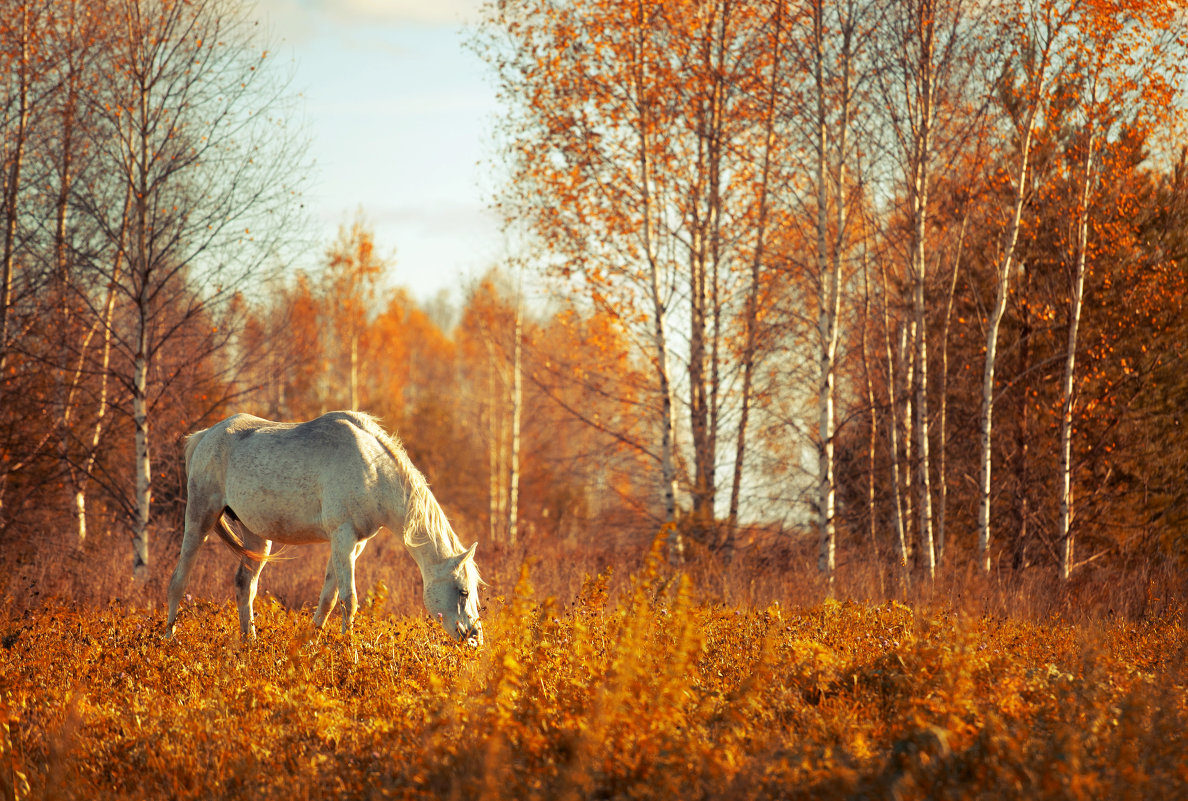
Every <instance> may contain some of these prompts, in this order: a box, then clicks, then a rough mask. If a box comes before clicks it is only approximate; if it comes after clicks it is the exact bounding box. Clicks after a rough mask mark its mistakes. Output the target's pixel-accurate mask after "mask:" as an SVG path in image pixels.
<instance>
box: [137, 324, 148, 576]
mask: <svg viewBox="0 0 1188 801" xmlns="http://www.w3.org/2000/svg"><path fill="white" fill-rule="evenodd" d="M140 326H141V328H140V335H139V347H138V350H137V353H136V362H135V365H134V366H133V374H132V421H133V424H134V425H135V427H136V452H135V475H136V519H135V521H134V527H133V530H132V576H133V578H135V579H137V580H138V581H144V580H146V579H148V575H149V515H150V506H151V504H152V500H153V491H152V471H151V467H150V459H149V420H148V397H147V393H148V353H147V350H148V332H147V327H148V323H147V321H146V320H143V319H142V320H141V322H140Z"/></svg>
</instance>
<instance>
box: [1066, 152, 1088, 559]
mask: <svg viewBox="0 0 1188 801" xmlns="http://www.w3.org/2000/svg"><path fill="white" fill-rule="evenodd" d="M1094 144H1095V142H1094V134H1093V132H1092V131H1090V133H1089V141H1088V142H1087V143H1086V145H1085V163H1084V173H1083V175H1084V179H1083V182H1082V184H1081V197H1080V202H1079V204H1078V207H1077V242H1076V247H1077V256H1076V265H1075V267H1074V270H1073V278H1072V286H1071V288H1070V292H1069V300H1068V343H1067V347H1066V349H1065V353H1064V376H1063V380H1062V381H1061V385H1060V390H1061V400H1062V403H1061V415H1060V528H1059V529H1058V530H1057V543H1058V546H1059V549H1060V577H1061V578H1062V579H1064V580H1066V581H1067V580H1068V578H1069V576H1070V575H1071V574H1072V569H1073V530H1072V524H1073V514H1074V509H1073V487H1072V473H1073V466H1072V435H1073V430H1072V429H1073V408H1074V405H1075V403H1076V383H1075V379H1076V366H1077V329H1078V327H1079V326H1080V322H1081V307H1082V306H1083V303H1084V296H1085V262H1086V253H1085V251H1086V249H1087V247H1088V244H1089V194H1090V189H1091V187H1092V182H1093V149H1094Z"/></svg>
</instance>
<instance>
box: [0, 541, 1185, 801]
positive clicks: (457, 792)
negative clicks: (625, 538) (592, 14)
mask: <svg viewBox="0 0 1188 801" xmlns="http://www.w3.org/2000/svg"><path fill="white" fill-rule="evenodd" d="M612 596H613V597H612ZM371 600H372V603H371V604H370V608H369V609H365V610H364V613H363V614H360V616H359V617H358V618H357V619H356V629H355V631H354V634H353V636H352V637H351V638H350V639H349V640H344V639H343V638H341V637H340V636H338V635H337V634H336V633H326V634H319V635H315V634H314V633H313V632H312V631H311V630H310V624H309V610H287V609H285V608H283V607H282V606H280V605H279V604H277V603H275V602H270V601H263V602H262V603H261V604H260V609H259V610H258V628H259V638H258V639H257V640H256V641H255V642H252V643H248V644H243V643H241V642H240V640H239V634H238V619H237V616H236V614H235V610H234V607H233V604H231V603H221V604H213V603H206V602H195V603H192V604H188V605H187V606H186V607H185V608H184V611H183V616H182V618H181V620H180V622H179V626H178V636H177V639H176V640H173V641H166V640H163V639H162V637H161V631H162V621H161V620H160V619H159V617H160V615H159V614H148V613H141V612H128V611H126V610H125V609H124V608H122V607H116V606H112V607H110V608H107V609H94V608H75V609H72V608H66V607H64V606H52V605H51V606H48V607H46V608H43V609H41V610H39V611H36V612H29V613H25V614H23V615H21V616H15V615H14V616H11V617H9V618H7V619H3V620H2V621H0V625H2V630H0V637H2V640H0V699H2V701H0V721H4V722H6V724H7V727H6V728H2V729H0V771H2V773H3V775H0V797H4V798H11V797H14V796H15V797H17V798H24V797H33V798H42V797H58V798H87V799H92V798H277V799H285V800H286V801H288V800H289V799H301V798H327V797H350V798H388V797H392V798H419V797H459V798H478V797H484V798H500V799H503V798H506V799H526V798H666V799H671V798H682V799H685V798H793V797H804V798H809V797H812V798H848V797H852V796H854V795H855V794H858V795H864V796H866V797H876V798H882V797H887V798H889V797H898V798H904V799H908V798H971V797H985V798H1012V797H1014V798H1086V799H1090V798H1093V799H1096V798H1125V797H1134V798H1173V797H1181V798H1183V797H1188V759H1186V758H1185V753H1188V750H1186V746H1188V734H1186V732H1188V701H1186V697H1188V695H1186V692H1185V683H1186V682H1185V678H1186V673H1185V668H1184V662H1185V657H1186V656H1188V652H1186V647H1185V645H1186V640H1185V632H1184V628H1183V624H1182V621H1181V619H1180V617H1179V615H1178V614H1167V615H1163V616H1162V617H1160V618H1159V619H1155V620H1149V621H1146V622H1141V623H1132V622H1117V623H1110V624H1094V625H1084V626H1072V625H1067V624H1063V623H1060V622H1047V623H1038V622H1034V621H1025V620H1019V619H1011V618H1003V619H989V618H969V617H965V616H961V615H957V614H954V613H950V612H946V611H944V610H935V609H912V608H909V607H907V606H904V605H901V604H896V603H890V604H883V605H872V604H857V603H835V602H828V603H825V604H823V605H818V606H814V607H811V608H796V609H791V608H781V607H780V606H778V605H773V606H771V607H769V608H766V609H749V608H733V607H729V606H724V605H711V604H707V603H704V602H700V601H697V600H696V596H695V593H694V591H693V588H692V587H691V585H690V582H689V581H688V580H687V579H684V578H682V577H680V576H673V575H670V574H669V573H668V572H667V570H666V569H662V568H661V567H660V563H659V562H658V561H657V560H653V561H652V562H651V565H650V567H649V568H647V569H645V570H644V571H643V572H642V573H641V574H640V575H638V576H636V577H635V578H634V579H633V580H632V581H630V582H629V583H628V584H627V588H626V589H625V590H623V591H622V592H619V593H610V592H608V589H607V581H606V579H605V577H600V578H591V579H589V580H588V581H587V582H586V585H585V587H584V589H583V591H582V592H581V594H580V595H579V597H578V598H577V600H576V601H574V602H573V603H571V604H565V605H559V604H557V603H555V602H553V601H551V600H549V599H544V598H540V597H538V596H537V594H536V593H535V592H534V591H533V590H532V588H531V586H530V577H529V576H528V574H527V573H525V574H524V576H522V578H521V581H520V583H519V585H518V586H517V587H516V589H515V591H514V592H512V593H511V594H510V597H508V598H507V599H506V600H503V599H496V600H494V601H493V602H492V603H491V609H490V610H489V612H488V615H487V621H486V630H487V645H486V646H485V647H484V648H482V649H481V650H478V651H477V652H476V651H472V650H470V649H465V648H459V647H457V646H455V645H454V644H452V643H451V642H449V641H448V640H446V639H445V637H444V635H443V634H442V633H441V631H440V628H439V627H437V626H436V625H433V624H431V623H430V621H428V620H425V619H423V618H418V617H403V616H391V615H388V614H387V613H386V612H385V609H384V603H383V596H382V593H375V594H373V596H372V599H371Z"/></svg>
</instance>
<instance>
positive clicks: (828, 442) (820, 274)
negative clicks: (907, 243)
mask: <svg viewBox="0 0 1188 801" xmlns="http://www.w3.org/2000/svg"><path fill="white" fill-rule="evenodd" d="M824 28H825V20H824V3H823V2H821V0H817V2H814V3H813V44H814V64H813V68H814V72H815V79H816V91H817V98H816V99H817V119H816V125H817V130H816V137H815V138H816V148H817V176H816V178H817V220H816V238H817V242H816V250H817V279H818V287H819V295H818V304H817V497H816V504H815V505H816V513H817V538H818V548H817V570H818V571H819V572H821V573H822V574H824V575H825V577H826V581H827V583H828V587H829V591H830V592H832V590H833V581H834V571H835V570H836V567H837V531H836V529H835V527H834V513H835V509H836V503H837V490H836V487H835V483H834V442H833V435H834V408H833V404H834V381H835V364H834V362H835V360H836V356H837V304H838V297H839V276H838V275H837V271H836V270H834V269H833V266H834V263H833V262H832V261H831V260H830V258H829V218H828V211H829V187H828V184H827V183H826V174H827V162H828V160H829V153H828V147H829V133H828V117H827V114H828V112H827V110H826V98H825V49H824V44H825V43H824V36H825V30H824ZM835 200H837V199H835ZM838 202H840V201H838Z"/></svg>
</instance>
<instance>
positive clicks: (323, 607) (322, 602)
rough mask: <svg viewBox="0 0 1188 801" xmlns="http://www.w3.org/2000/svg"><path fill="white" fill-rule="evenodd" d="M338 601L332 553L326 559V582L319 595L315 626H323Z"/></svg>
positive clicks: (314, 619) (314, 618) (314, 617)
mask: <svg viewBox="0 0 1188 801" xmlns="http://www.w3.org/2000/svg"><path fill="white" fill-rule="evenodd" d="M337 601H338V582H337V581H336V580H335V578H334V557H333V555H331V557H330V558H329V559H327V560H326V582H325V583H324V584H323V585H322V594H321V595H320V596H319V597H318V609H317V611H316V612H314V616H313V624H314V627H315V628H319V629H320V628H321V627H322V624H323V623H325V622H326V618H327V617H328V616H329V615H330V613H331V612H332V611H333V610H334V604H335V603H336V602H337Z"/></svg>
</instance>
